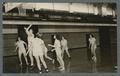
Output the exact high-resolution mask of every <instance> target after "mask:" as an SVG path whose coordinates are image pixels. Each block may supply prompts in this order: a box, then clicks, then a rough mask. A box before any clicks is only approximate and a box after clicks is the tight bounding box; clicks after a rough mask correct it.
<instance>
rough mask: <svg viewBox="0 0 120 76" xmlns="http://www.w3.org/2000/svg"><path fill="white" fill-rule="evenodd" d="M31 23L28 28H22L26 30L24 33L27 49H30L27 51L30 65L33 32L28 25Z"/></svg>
mask: <svg viewBox="0 0 120 76" xmlns="http://www.w3.org/2000/svg"><path fill="white" fill-rule="evenodd" d="M31 26H32V25H29V27H28V28H24V29H25V32H26V34H27V36H28V37H27V40H28V51H29V50H30V52H29V57H30V61H31V64H30V65H31V66H33V64H34V63H33V62H34V61H33V55H32V50H33V48H32V40H33V38H34V34H33V31H32V29H30V27H31Z"/></svg>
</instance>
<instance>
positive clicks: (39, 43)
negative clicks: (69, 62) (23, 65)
mask: <svg viewBox="0 0 120 76" xmlns="http://www.w3.org/2000/svg"><path fill="white" fill-rule="evenodd" d="M43 46H44V41H43V40H42V39H40V38H39V34H37V36H36V37H35V38H34V39H33V40H32V46H31V47H32V48H33V50H32V53H33V56H34V57H35V60H36V62H37V67H38V69H39V73H42V69H41V65H40V61H41V62H42V64H43V66H44V68H45V71H46V72H48V68H47V65H46V62H45V60H44V57H43V56H44V53H43ZM29 51H30V50H29ZM29 51H28V52H29Z"/></svg>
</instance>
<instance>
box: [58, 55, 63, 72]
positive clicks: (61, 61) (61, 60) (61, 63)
mask: <svg viewBox="0 0 120 76" xmlns="http://www.w3.org/2000/svg"><path fill="white" fill-rule="evenodd" d="M57 60H58V62H59V63H60V67H61V68H62V69H63V70H64V68H65V67H64V61H63V58H62V56H60V55H57Z"/></svg>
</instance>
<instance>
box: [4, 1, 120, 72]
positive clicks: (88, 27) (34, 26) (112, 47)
mask: <svg viewBox="0 0 120 76" xmlns="http://www.w3.org/2000/svg"><path fill="white" fill-rule="evenodd" d="M2 12H3V13H2V16H3V17H2V18H3V21H2V23H3V28H2V34H3V73H39V74H43V73H117V68H118V66H117V8H116V3H98V2H97V3H90V2H89V3H74V2H67V3H55V2H49V3H40V2H38V3H32V2H31V3H27V2H3V4H2Z"/></svg>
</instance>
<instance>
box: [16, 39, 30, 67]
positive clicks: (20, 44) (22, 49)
mask: <svg viewBox="0 0 120 76" xmlns="http://www.w3.org/2000/svg"><path fill="white" fill-rule="evenodd" d="M15 45H16V49H15V51H16V50H17V49H18V57H19V61H20V65H22V57H21V56H22V54H23V56H24V58H25V61H26V64H27V65H28V60H27V57H26V49H25V46H24V45H26V47H27V44H26V43H25V42H24V41H23V40H21V39H20V37H18V41H17V42H16V43H15Z"/></svg>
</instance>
